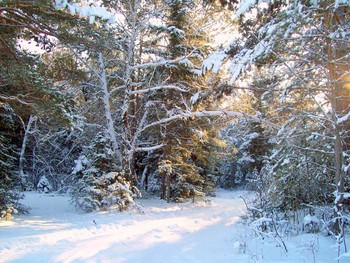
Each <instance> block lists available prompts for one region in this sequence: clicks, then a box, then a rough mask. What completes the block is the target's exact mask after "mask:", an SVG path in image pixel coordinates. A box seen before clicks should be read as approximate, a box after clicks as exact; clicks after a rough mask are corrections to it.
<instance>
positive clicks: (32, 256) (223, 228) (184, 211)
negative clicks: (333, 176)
mask: <svg viewBox="0 0 350 263" xmlns="http://www.w3.org/2000/svg"><path fill="white" fill-rule="evenodd" d="M242 193H243V194H244V192H229V191H222V190H221V191H219V192H218V194H217V197H215V198H212V200H211V203H210V204H206V203H204V202H198V203H194V204H192V203H186V204H167V203H165V202H164V201H160V200H157V199H150V200H140V201H139V203H140V205H141V206H143V207H144V209H143V210H144V213H143V214H140V213H137V212H135V211H132V212H125V213H118V212H115V211H106V212H98V213H90V214H83V213H79V212H76V211H75V210H74V207H72V206H71V205H70V204H69V203H68V198H67V197H65V196H60V195H50V194H49V195H46V194H38V193H27V194H26V198H25V204H26V205H29V206H30V207H32V210H31V213H30V214H29V215H22V216H18V217H16V218H15V220H14V221H13V222H0V261H1V260H4V259H5V262H114V263H116V262H167V263H169V262H233V261H234V260H236V261H234V262H237V260H242V261H241V262H246V261H245V260H244V259H246V257H247V256H246V255H241V254H237V251H236V250H235V249H234V243H235V240H234V236H235V234H234V233H237V229H236V228H235V224H236V223H237V221H238V220H239V218H240V216H241V215H242V214H244V211H245V207H244V204H243V202H242V200H241V199H239V197H238V196H239V195H240V194H242ZM94 222H96V224H95V223H94Z"/></svg>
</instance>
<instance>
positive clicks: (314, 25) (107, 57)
mask: <svg viewBox="0 0 350 263" xmlns="http://www.w3.org/2000/svg"><path fill="white" fill-rule="evenodd" d="M349 7H350V2H349V1H348V0H289V1H288V0H256V1H255V0H241V1H238V0H162V1H161V0H100V1H93V0H69V1H67V0H28V1H24V0H23V1H22V0H0V124H1V125H0V144H1V147H0V212H1V218H2V219H4V220H5V219H10V218H11V216H13V215H14V214H17V213H26V212H27V207H26V206H24V205H22V204H21V199H22V196H23V192H24V191H33V190H37V191H41V192H46V193H49V192H58V193H67V194H69V196H70V198H71V202H72V203H73V204H74V205H75V206H76V207H77V208H78V209H82V210H84V211H86V212H92V211H100V210H104V209H107V208H109V207H116V208H117V210H119V211H124V210H127V209H128V208H130V207H132V206H134V205H135V200H137V199H138V198H141V196H142V198H147V197H151V196H152V197H154V196H157V197H159V198H160V199H163V200H166V202H176V203H183V202H187V201H188V200H195V199H203V198H206V197H208V196H209V197H210V196H213V195H215V189H216V188H218V187H221V188H225V189H233V188H240V189H243V188H244V189H249V190H251V191H253V192H255V193H256V199H255V200H254V203H253V204H251V205H252V206H251V207H250V209H249V210H250V212H251V216H252V217H254V218H269V217H274V216H276V215H277V214H283V215H284V216H285V217H292V216H293V213H295V211H301V210H303V209H307V211H311V212H310V213H311V214H317V213H319V211H320V207H322V209H323V210H322V211H323V212H322V213H323V214H322V217H323V218H324V226H325V227H326V229H327V231H328V233H329V234H331V235H333V236H334V237H336V239H337V242H338V243H339V244H341V243H342V242H343V241H344V236H345V233H346V229H347V228H348V227H349V220H350V217H349V208H350V206H349V205H350V8H349ZM248 206H249V205H248ZM326 210H327V211H326ZM317 211H318V212H317ZM325 211H326V212H325ZM266 222H267V221H264V223H263V224H262V225H261V228H262V230H263V231H265V230H267V228H269V227H273V225H272V226H269V225H268V224H266ZM269 222H270V221H269ZM272 222H273V223H274V222H275V221H274V220H272ZM311 231H316V230H315V229H312V230H311Z"/></svg>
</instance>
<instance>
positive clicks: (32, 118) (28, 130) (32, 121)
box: [18, 116, 37, 186]
mask: <svg viewBox="0 0 350 263" xmlns="http://www.w3.org/2000/svg"><path fill="white" fill-rule="evenodd" d="M36 120H37V117H36V116H29V119H28V123H27V125H25V124H24V122H23V121H22V119H21V121H22V124H23V128H24V137H23V141H22V146H21V152H20V155H19V165H18V168H19V176H20V178H21V183H22V185H23V186H25V185H26V184H27V183H28V178H27V176H28V175H26V174H25V173H24V162H25V152H26V148H27V143H28V138H29V135H31V134H32V133H33V132H32V127H33V124H35V123H36Z"/></svg>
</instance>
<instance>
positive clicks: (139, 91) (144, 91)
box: [129, 85, 188, 94]
mask: <svg viewBox="0 0 350 263" xmlns="http://www.w3.org/2000/svg"><path fill="white" fill-rule="evenodd" d="M163 89H174V90H178V91H181V92H188V91H187V90H186V89H183V88H181V87H179V86H176V85H160V86H156V87H152V88H147V89H141V90H134V91H130V92H129V94H142V93H147V92H151V91H156V90H163Z"/></svg>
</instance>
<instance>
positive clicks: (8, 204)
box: [0, 189, 28, 220]
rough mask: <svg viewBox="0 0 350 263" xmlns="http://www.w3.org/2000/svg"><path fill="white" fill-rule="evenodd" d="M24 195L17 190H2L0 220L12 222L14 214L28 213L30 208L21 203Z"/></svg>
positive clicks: (0, 194)
mask: <svg viewBox="0 0 350 263" xmlns="http://www.w3.org/2000/svg"><path fill="white" fill-rule="evenodd" d="M22 198H23V194H21V193H19V192H17V191H15V190H7V191H5V190H4V189H0V218H1V219H4V220H10V219H11V218H12V215H13V214H17V213H27V212H28V208H27V207H25V206H24V205H22V204H20V203H19V200H20V199H22Z"/></svg>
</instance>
